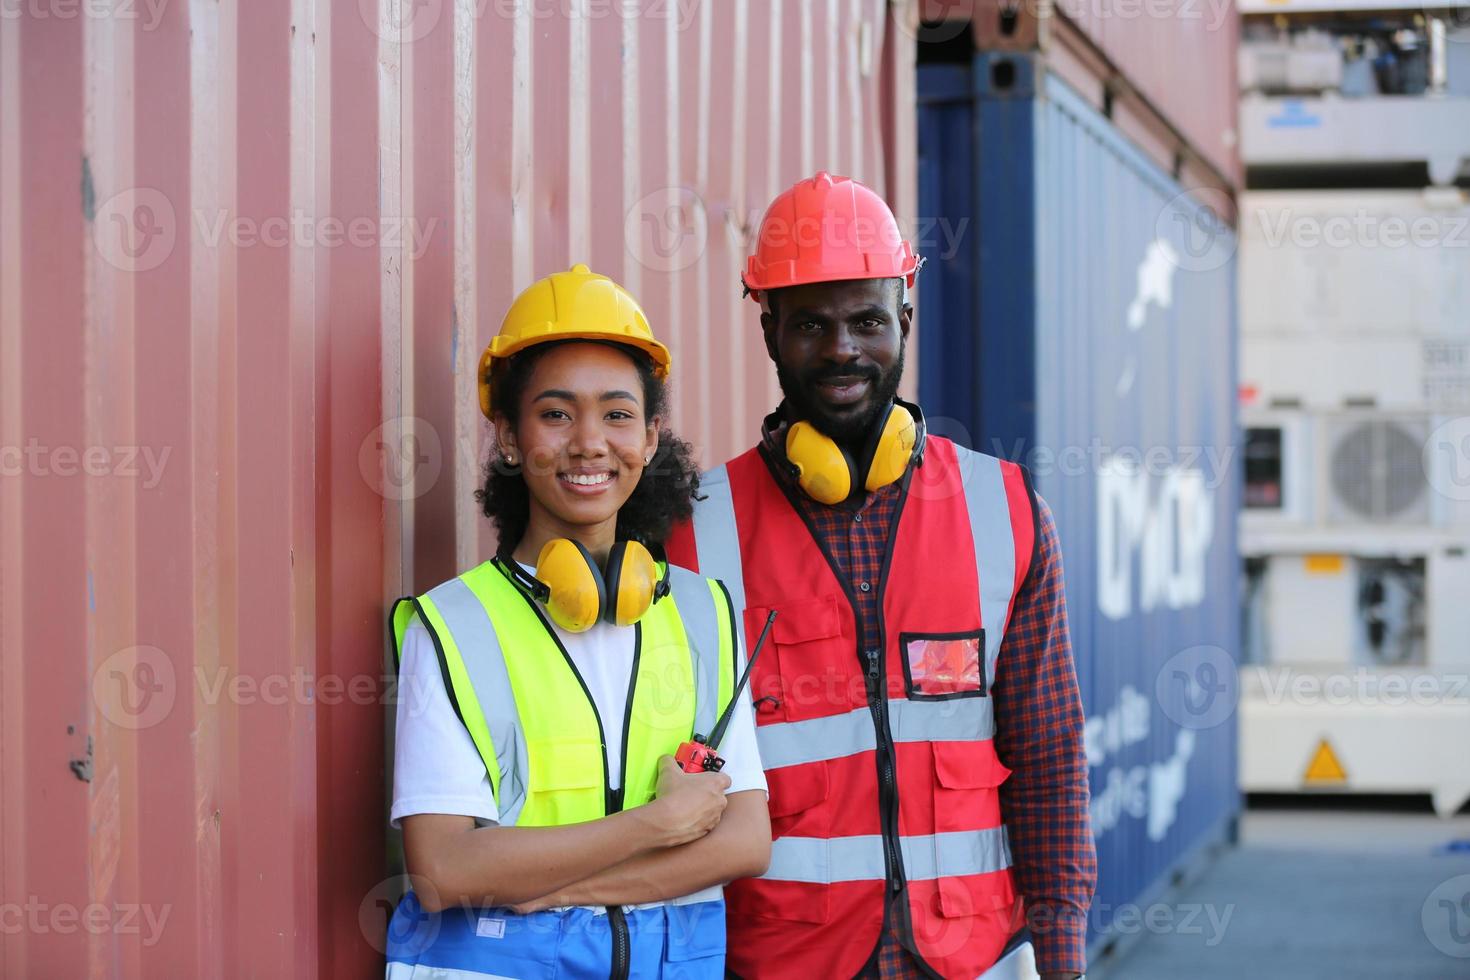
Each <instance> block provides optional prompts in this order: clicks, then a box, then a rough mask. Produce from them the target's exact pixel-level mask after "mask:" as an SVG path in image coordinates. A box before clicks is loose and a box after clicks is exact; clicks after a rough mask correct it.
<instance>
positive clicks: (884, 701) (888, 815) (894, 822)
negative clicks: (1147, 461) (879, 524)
mask: <svg viewBox="0 0 1470 980" xmlns="http://www.w3.org/2000/svg"><path fill="white" fill-rule="evenodd" d="M758 451H759V453H760V456H761V459H762V460H763V461H764V462H765V464H766V469H767V470H768V471H769V472H770V474H771V479H772V480H773V481H774V482H775V484H776V486H777V487H778V488H779V489H780V490H781V493H782V494H784V495H785V497H786V499H787V501H788V502H789V503H790V504H791V509H792V510H794V511H795V512H796V514H797V516H798V517H799V518H801V521H802V523H803V524H805V525H806V528H807V533H809V534H810V535H811V537H812V542H813V543H814V544H816V546H817V548H818V550H820V551H821V552H822V557H824V558H826V559H827V565H828V566H829V567H830V568H831V569H832V577H833V578H834V579H835V580H836V581H837V584H838V585H839V586H841V588H842V592H843V595H844V596H846V598H847V604H848V606H849V607H850V608H851V609H852V617H853V622H854V623H855V624H857V626H858V645H857V650H856V653H857V657H858V664H859V665H860V667H864V668H866V676H867V685H866V686H867V692H868V711H869V712H870V713H871V714H872V716H873V731H874V734H875V736H876V739H875V741H876V743H877V750H876V751H875V752H874V753H873V755H874V758H875V759H876V761H877V765H878V820H879V825H880V827H881V829H882V834H883V865H884V877H885V878H886V880H887V882H888V886H887V887H886V888H885V889H884V894H883V931H884V932H886V931H887V929H888V916H889V913H890V911H892V912H894V913H895V914H897V915H898V917H899V933H900V935H901V936H903V937H905V938H906V939H908V942H906V943H905V945H906V946H912V945H913V941H912V936H913V926H912V924H911V923H910V921H909V914H908V906H907V904H906V903H902V902H899V901H897V898H898V896H899V895H900V894H901V893H902V892H903V890H904V887H905V885H906V884H907V878H906V876H905V874H904V868H903V851H902V849H901V847H900V846H899V842H898V771H897V758H896V753H895V752H894V748H893V729H892V726H891V723H890V720H889V716H888V669H887V664H886V658H885V657H884V656H883V651H884V650H885V649H887V637H886V636H884V632H883V617H882V602H883V595H884V593H885V591H886V589H887V584H888V562H889V559H891V558H892V557H893V549H892V547H889V548H887V549H886V551H885V553H884V557H883V567H882V568H881V569H880V570H879V573H878V602H879V617H878V637H877V639H878V643H877V646H876V647H869V646H868V644H867V639H868V637H867V635H866V633H865V632H864V631H863V629H862V628H861V622H862V618H861V617H860V616H859V615H858V605H857V597H856V596H855V595H853V591H852V586H851V584H850V583H849V582H848V581H847V578H846V576H844V575H843V574H842V570H841V568H839V567H838V565H837V561H836V560H835V559H834V558H833V557H832V552H831V551H830V550H829V549H828V547H827V544H826V542H825V541H824V540H823V539H822V537H821V535H819V534H818V533H817V529H816V528H815V527H813V526H812V523H811V522H810V521H809V520H807V516H806V513H805V512H804V511H803V510H802V509H801V506H800V505H799V504H798V503H797V501H796V500H795V499H794V498H793V495H792V494H793V491H792V490H791V488H790V487H788V486H787V485H786V483H785V482H784V481H783V480H782V479H781V477H780V475H779V473H778V472H777V471H776V468H775V464H774V462H773V460H772V457H771V455H770V453H769V451H768V450H767V449H766V448H765V447H764V446H761V447H760V448H759V450H758ZM912 478H913V467H912V466H910V467H909V469H908V471H907V472H906V473H904V475H903V480H902V482H901V483H900V484H899V497H898V504H897V506H895V507H894V509H893V518H892V522H891V523H890V524H889V526H888V533H887V536H886V541H887V543H888V544H889V545H890V546H891V545H892V543H893V537H894V534H895V533H896V532H897V530H898V522H899V520H900V519H901V518H902V517H903V508H904V504H905V503H906V502H907V500H908V493H909V481H910V480H911V479H912ZM869 653H871V654H872V655H871V656H868V654H869ZM881 943H882V936H881V935H880V936H879V944H880V945H881ZM873 955H874V957H876V955H877V949H876V947H875V949H874V953H873ZM915 959H916V960H917V961H918V962H919V963H920V965H921V966H922V967H923V968H924V969H926V970H927V969H928V964H926V963H924V961H923V960H922V959H921V958H919V957H917V956H916V957H915ZM931 972H932V971H931Z"/></svg>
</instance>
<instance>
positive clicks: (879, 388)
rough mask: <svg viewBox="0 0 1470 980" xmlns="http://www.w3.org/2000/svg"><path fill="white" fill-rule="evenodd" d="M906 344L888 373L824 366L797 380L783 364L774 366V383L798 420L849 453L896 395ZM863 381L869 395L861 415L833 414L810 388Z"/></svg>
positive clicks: (875, 369)
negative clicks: (831, 382) (841, 380)
mask: <svg viewBox="0 0 1470 980" xmlns="http://www.w3.org/2000/svg"><path fill="white" fill-rule="evenodd" d="M906 352H907V345H905V346H904V347H902V348H900V349H899V352H898V360H896V361H894V362H893V366H892V367H890V368H889V369H888V370H887V371H879V370H878V369H877V368H854V367H823V368H818V369H816V370H814V371H811V372H809V373H808V374H806V375H803V376H802V377H801V378H797V377H796V376H795V375H793V374H792V373H791V372H790V371H788V370H786V367H785V366H784V365H782V364H777V365H776V380H778V381H779V382H781V393H782V394H784V395H785V396H786V401H787V402H788V403H789V405H790V406H791V408H792V409H793V410H794V411H795V413H796V417H797V418H798V419H805V420H806V421H808V422H810V423H811V424H812V425H814V426H816V427H817V429H818V431H820V432H822V433H823V434H824V435H826V436H828V437H830V438H831V439H833V440H835V441H836V442H837V443H838V445H841V446H844V447H846V448H847V449H848V450H849V451H856V450H857V449H858V448H859V447H861V446H862V445H863V444H864V443H865V442H866V441H867V438H868V435H869V434H870V433H871V432H872V431H873V428H874V427H875V426H876V425H877V424H878V420H879V419H880V418H881V417H882V415H883V412H884V411H886V410H887V408H888V405H889V403H890V402H892V401H893V399H894V397H895V396H896V395H897V394H898V383H899V381H900V379H902V378H903V361H904V355H905V353H906ZM838 377H846V378H852V377H856V378H866V379H867V380H868V382H869V383H870V384H871V386H872V387H871V389H870V390H871V395H870V397H869V401H868V404H867V406H866V407H865V408H864V409H863V410H862V412H860V413H858V414H856V415H850V416H838V415H834V414H833V413H832V411H831V410H830V409H829V408H828V407H827V406H826V405H824V404H823V403H822V401H821V400H820V399H819V398H817V397H816V396H815V395H813V394H811V393H810V392H811V389H812V388H814V387H815V386H816V385H817V383H818V382H820V381H822V380H823V379H824V378H838Z"/></svg>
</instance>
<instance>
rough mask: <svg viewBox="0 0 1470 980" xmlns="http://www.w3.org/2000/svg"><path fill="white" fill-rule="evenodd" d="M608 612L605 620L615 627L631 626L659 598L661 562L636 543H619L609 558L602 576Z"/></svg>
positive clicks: (604, 616)
mask: <svg viewBox="0 0 1470 980" xmlns="http://www.w3.org/2000/svg"><path fill="white" fill-rule="evenodd" d="M603 578H604V580H605V581H606V583H607V596H608V604H607V608H606V609H604V610H603V613H602V618H603V620H604V621H605V622H609V623H612V624H613V625H614V626H632V625H633V624H634V623H636V622H638V620H640V619H642V618H643V614H644V613H646V612H648V608H649V607H650V606H652V605H653V601H654V599H655V598H656V597H657V595H658V586H659V571H658V562H657V561H655V560H654V557H653V553H652V552H650V551H649V550H648V549H647V548H645V547H644V546H643V545H642V544H641V543H640V542H637V541H619V542H618V543H617V544H615V545H613V547H612V551H610V552H609V553H608V556H607V566H606V569H605V571H604V575H603Z"/></svg>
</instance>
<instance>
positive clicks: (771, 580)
mask: <svg viewBox="0 0 1470 980" xmlns="http://www.w3.org/2000/svg"><path fill="white" fill-rule="evenodd" d="M763 452H764V451H763V450H759V449H753V450H751V451H749V452H747V453H745V454H744V455H742V456H740V457H738V458H737V459H734V460H732V461H731V462H730V463H728V464H727V465H725V466H724V467H721V468H720V469H719V470H716V471H714V472H712V473H710V474H709V475H707V476H706V477H705V478H704V479H703V480H702V481H701V485H700V490H701V492H702V493H704V494H705V495H706V499H705V500H703V501H701V502H700V503H698V504H697V506H696V509H695V514H694V519H693V522H692V527H691V526H690V525H685V526H684V527H681V528H680V529H678V530H677V531H676V533H675V535H674V538H673V540H672V541H671V542H670V547H669V554H670V557H671V558H672V559H673V560H674V561H676V562H678V563H679V564H683V565H687V566H689V567H691V568H696V569H697V570H698V571H699V572H700V573H701V574H704V575H709V576H713V577H718V578H721V579H723V580H724V582H725V584H726V585H727V587H729V588H730V590H731V593H732V597H733V598H734V600H735V601H736V602H737V603H740V602H741V601H742V598H743V603H744V607H745V614H744V615H745V625H746V636H747V649H749V645H750V644H752V643H754V641H755V638H756V636H757V634H758V631H759V629H760V627H761V626H762V625H763V624H764V622H765V619H766V615H767V613H768V612H769V611H770V610H771V609H776V610H777V611H778V613H779V615H778V616H777V619H776V622H775V625H774V627H773V628H772V630H771V639H770V641H769V642H768V645H767V648H766V651H765V652H764V653H762V655H761V658H760V660H759V661H758V662H757V664H756V668H755V672H754V674H753V675H752V681H751V688H752V697H754V698H757V699H759V700H758V711H757V715H756V721H757V729H756V735H757V737H758V739H759V742H760V751H761V760H762V763H763V764H764V766H765V769H766V777H767V780H768V782H769V784H770V813H771V833H772V838H773V842H772V846H771V865H770V868H769V870H768V871H767V872H766V873H765V874H764V875H763V876H761V877H760V878H752V879H745V880H742V881H737V882H734V883H733V884H731V885H730V886H729V887H728V888H727V889H726V900H727V903H728V930H729V944H728V949H729V953H728V963H729V965H730V968H731V969H732V970H734V971H735V972H736V973H738V974H739V975H741V976H743V977H751V978H758V977H797V978H803V980H805V978H807V977H812V976H852V975H854V974H856V973H858V972H859V971H860V970H861V969H862V968H863V966H864V964H866V963H867V962H868V960H869V958H870V957H871V956H872V954H873V952H874V950H875V948H876V946H877V944H878V940H879V937H880V934H881V932H882V929H883V924H884V917H885V915H891V916H894V917H895V918H894V924H895V925H896V926H897V928H898V931H899V934H900V935H901V936H903V937H904V939H905V944H906V945H907V946H908V947H909V948H910V949H911V950H914V951H916V952H917V953H918V955H919V956H920V957H921V958H922V960H923V962H925V963H926V964H928V966H929V967H930V968H931V969H933V970H934V971H936V972H937V973H939V974H941V975H943V976H946V977H960V976H965V977H973V976H976V975H977V974H980V973H983V972H984V971H985V970H986V969H987V968H989V967H990V966H991V965H992V964H993V963H994V962H995V960H996V958H997V957H998V956H999V955H1000V952H1001V950H1002V948H1003V947H1004V946H1005V943H1006V941H1007V939H1008V938H1009V937H1010V936H1011V935H1012V934H1013V933H1014V932H1015V931H1016V929H1017V928H1018V927H1019V926H1020V919H1021V917H1020V909H1019V902H1018V899H1017V896H1016V892H1015V889H1014V885H1013V883H1012V878H1011V870H1010V848H1009V845H1008V844H1007V841H1006V830H1005V826H1004V825H1003V824H1002V822H1001V814H1000V799H999V787H1000V785H1001V783H1003V782H1004V781H1005V779H1006V777H1007V776H1009V775H1010V770H1008V769H1007V768H1006V767H1005V766H1004V765H1002V764H1001V762H1000V760H999V759H997V758H996V754H995V748H994V745H993V742H992V736H993V735H994V731H995V719H994V715H993V712H992V707H991V701H990V697H989V692H990V689H991V687H992V686H993V684H994V683H995V676H996V660H997V657H998V654H999V652H1000V647H1001V639H1002V637H1003V636H1004V634H1005V628H1006V623H1007V621H1008V620H1009V618H1010V610H1011V605H1012V600H1013V599H1014V596H1015V594H1016V592H1017V590H1018V589H1019V588H1020V584H1021V581H1022V580H1023V579H1024V578H1025V576H1026V573H1027V571H1028V570H1029V568H1030V565H1031V561H1032V558H1033V551H1034V542H1035V536H1036V533H1035V526H1036V521H1035V510H1034V498H1033V495H1032V490H1031V488H1030V486H1029V482H1028V477H1027V476H1026V473H1025V470H1023V469H1022V468H1021V467H1019V466H1017V465H1015V464H1013V463H1008V462H1004V461H1001V460H998V459H996V458H994V457H991V456H985V455H982V454H980V453H974V452H970V451H969V450H966V449H963V448H961V447H958V446H956V445H955V444H954V443H952V442H950V441H948V440H946V439H940V438H935V437H930V439H929V441H928V448H927V451H926V453H925V458H924V462H923V464H922V465H921V466H918V467H911V468H910V470H909V472H908V474H906V475H905V477H904V479H903V482H902V484H901V491H900V492H901V501H900V503H899V507H898V515H897V517H896V519H895V527H894V528H893V529H891V530H890V531H889V540H888V549H887V551H888V554H889V563H888V565H887V567H886V568H885V569H884V570H883V573H882V575H881V576H880V580H879V581H876V582H871V583H860V582H855V583H852V587H853V588H858V589H861V588H864V587H867V588H872V589H878V590H879V594H880V596H881V599H882V609H883V616H882V623H881V624H880V626H879V628H878V633H877V635H869V636H860V635H858V628H857V620H856V615H855V613H854V605H853V598H852V595H850V594H848V593H846V591H845V586H844V585H843V582H842V580H841V579H840V578H839V577H838V576H837V575H836V574H835V572H834V570H833V568H832V565H831V563H830V562H829V561H828V559H827V557H826V556H825V555H824V554H823V552H822V550H821V548H820V547H819V546H818V544H817V543H816V541H815V540H814V538H813V536H812V533H811V531H810V529H809V528H808V527H807V526H806V525H805V524H804V522H803V519H802V517H801V515H800V513H799V511H798V510H797V509H796V507H795V506H794V505H793V503H792V501H791V499H790V498H789V496H788V494H791V493H797V492H799V491H796V490H794V489H792V488H790V487H789V486H788V484H787V483H786V482H785V481H784V480H781V481H778V479H777V478H776V476H775V475H774V473H773V471H772V469H771V464H770V463H769V462H768V461H767V459H766V458H765V457H764V456H763V455H762V453H763ZM888 896H891V897H892V898H893V899H894V901H893V902H891V903H890V902H888V901H885V898H886V897H888Z"/></svg>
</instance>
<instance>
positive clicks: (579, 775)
mask: <svg viewBox="0 0 1470 980" xmlns="http://www.w3.org/2000/svg"><path fill="white" fill-rule="evenodd" d="M527 755H528V756H529V759H530V766H531V778H530V786H529V787H527V789H528V793H527V798H526V810H525V812H526V813H528V814H531V815H533V820H534V822H533V823H529V824H527V826H541V827H548V826H558V825H560V824H566V823H578V822H581V821H583V820H592V819H595V818H597V817H600V816H602V811H603V803H604V801H603V789H602V746H601V745H600V744H599V743H597V742H595V741H588V740H586V739H538V740H534V741H528V743H527Z"/></svg>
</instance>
